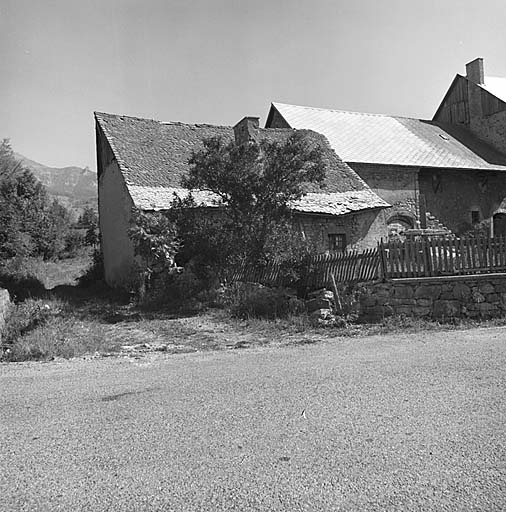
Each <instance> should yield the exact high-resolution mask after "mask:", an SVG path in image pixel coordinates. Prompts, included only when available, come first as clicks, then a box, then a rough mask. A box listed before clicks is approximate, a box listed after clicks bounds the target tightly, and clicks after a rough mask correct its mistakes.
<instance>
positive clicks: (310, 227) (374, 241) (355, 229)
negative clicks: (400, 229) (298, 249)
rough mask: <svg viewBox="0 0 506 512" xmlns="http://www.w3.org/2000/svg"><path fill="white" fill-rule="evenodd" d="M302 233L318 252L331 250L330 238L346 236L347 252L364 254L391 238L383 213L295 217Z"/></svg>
mask: <svg viewBox="0 0 506 512" xmlns="http://www.w3.org/2000/svg"><path fill="white" fill-rule="evenodd" d="M296 220H297V223H298V226H299V229H300V230H301V231H302V232H304V234H305V235H306V236H307V237H308V238H309V240H311V242H312V243H314V245H315V246H316V248H317V250H318V251H319V252H325V251H327V250H328V249H329V242H328V235H329V234H333V233H334V234H344V235H345V236H346V248H347V249H348V250H351V249H356V250H359V251H363V250H365V249H371V248H374V247H376V246H377V245H378V242H379V240H380V239H381V238H386V237H387V235H388V231H387V225H386V222H385V211H384V210H379V209H375V210H364V211H360V212H357V213H350V214H348V215H338V216H336V215H307V214H306V215H303V214H299V215H297V216H296Z"/></svg>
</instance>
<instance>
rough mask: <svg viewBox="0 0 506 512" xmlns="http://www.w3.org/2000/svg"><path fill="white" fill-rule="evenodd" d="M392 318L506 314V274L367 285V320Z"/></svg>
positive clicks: (364, 301)
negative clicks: (395, 316)
mask: <svg viewBox="0 0 506 512" xmlns="http://www.w3.org/2000/svg"><path fill="white" fill-rule="evenodd" d="M392 315H404V316H412V317H421V318H433V319H442V320H445V319H446V320H447V319H452V318H476V319H487V318H493V317H499V316H502V315H506V274H486V275H485V274H484V275H474V276H452V277H432V278H411V279H395V280H392V281H387V282H384V283H371V284H366V285H365V292H364V293H363V294H362V297H361V299H360V317H361V319H362V320H363V321H379V320H381V319H383V318H385V317H388V316H392Z"/></svg>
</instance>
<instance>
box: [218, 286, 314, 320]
mask: <svg viewBox="0 0 506 512" xmlns="http://www.w3.org/2000/svg"><path fill="white" fill-rule="evenodd" d="M225 305H226V306H227V308H228V309H229V310H230V313H231V314H232V315H233V316H236V317H239V318H270V319H273V318H286V317H287V316H289V315H293V314H299V313H302V312H303V311H305V306H304V301H302V300H301V299H298V298H297V296H296V294H295V293H294V292H293V290H289V289H286V288H269V287H267V286H262V285H260V284H253V283H233V284H232V285H230V286H229V287H228V288H227V290H226V291H225Z"/></svg>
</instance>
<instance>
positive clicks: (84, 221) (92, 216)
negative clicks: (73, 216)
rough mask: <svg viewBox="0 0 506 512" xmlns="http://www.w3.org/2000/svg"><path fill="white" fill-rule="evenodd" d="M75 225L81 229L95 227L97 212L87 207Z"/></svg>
mask: <svg viewBox="0 0 506 512" xmlns="http://www.w3.org/2000/svg"><path fill="white" fill-rule="evenodd" d="M77 224H78V225H79V226H83V227H90V226H96V225H97V224H98V217H97V212H96V211H95V210H94V209H93V208H92V207H91V206H87V207H86V208H85V209H84V210H83V213H81V215H80V216H79V219H78V221H77Z"/></svg>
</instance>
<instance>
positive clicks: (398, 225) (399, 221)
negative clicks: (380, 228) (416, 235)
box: [387, 215, 414, 237]
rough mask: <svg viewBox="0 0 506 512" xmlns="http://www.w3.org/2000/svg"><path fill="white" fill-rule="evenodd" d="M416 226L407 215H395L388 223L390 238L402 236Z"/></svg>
mask: <svg viewBox="0 0 506 512" xmlns="http://www.w3.org/2000/svg"><path fill="white" fill-rule="evenodd" d="M413 226H414V222H413V219H412V218H411V217H408V216H407V215H394V216H393V217H390V218H389V219H388V222H387V227H388V236H389V237H395V236H400V235H402V234H403V233H404V231H406V229H412V228H413Z"/></svg>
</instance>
